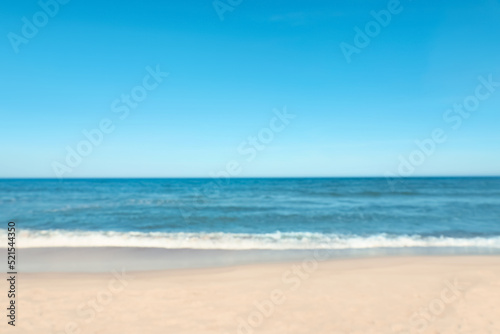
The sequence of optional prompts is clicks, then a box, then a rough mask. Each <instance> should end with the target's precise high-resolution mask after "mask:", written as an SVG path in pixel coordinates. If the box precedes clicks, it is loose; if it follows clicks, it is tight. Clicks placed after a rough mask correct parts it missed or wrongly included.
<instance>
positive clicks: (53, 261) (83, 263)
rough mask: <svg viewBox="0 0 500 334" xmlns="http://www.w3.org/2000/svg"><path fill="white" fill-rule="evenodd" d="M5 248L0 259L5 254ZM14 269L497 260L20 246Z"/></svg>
mask: <svg viewBox="0 0 500 334" xmlns="http://www.w3.org/2000/svg"><path fill="white" fill-rule="evenodd" d="M6 253H7V250H6V248H0V255H1V256H4V255H5V256H6ZM17 254H18V255H17V256H18V261H17V267H18V270H19V271H20V272H23V273H29V272H31V273H36V272H60V273H63V272H81V273H87V272H88V273H92V272H108V271H109V268H118V269H121V268H123V269H124V270H127V271H151V270H170V269H197V268H219V267H234V266H240V265H252V264H266V263H273V264H277V265H279V264H282V263H290V262H294V261H295V262H297V261H302V260H304V259H311V258H312V259H318V260H319V261H329V260H336V259H367V260H368V259H373V258H383V257H419V256H429V257H436V256H445V257H446V256H478V257H480V256H500V249H496V248H468V247H406V248H370V249H323V250H317V249H316V250H260V249H257V250H216V249H165V248H138V247H46V248H18V249H17Z"/></svg>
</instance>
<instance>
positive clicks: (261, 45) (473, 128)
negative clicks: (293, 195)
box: [0, 0, 500, 177]
mask: <svg viewBox="0 0 500 334" xmlns="http://www.w3.org/2000/svg"><path fill="white" fill-rule="evenodd" d="M61 2H65V1H62V0H61ZM42 3H47V5H41V4H40V3H38V2H37V1H34V0H29V1H28V0H16V1H14V0H8V1H3V2H2V4H1V5H0V22H2V23H1V31H0V36H2V37H1V42H0V59H1V62H0V73H1V83H0V84H1V87H0V88H1V92H2V98H1V100H0V130H1V132H0V159H1V162H0V177H57V176H61V177H191V176H196V177H208V176H210V174H211V173H221V172H222V173H226V172H227V173H229V172H231V173H232V175H233V176H383V175H386V174H391V175H400V174H403V175H407V176H419V175H499V174H500V131H499V127H500V85H497V84H495V83H496V82H500V58H499V55H500V19H499V18H500V2H499V1H493V0H487V1H485V0H470V1H459V0H458V1H443V2H429V1H420V0H414V1H409V0H406V1H404V0H402V1H401V2H400V3H399V4H397V3H396V2H392V1H389V2H388V1H364V0H363V1H358V0H349V1H324V0H321V1H320V0H308V1H294V0H283V1H281V0H280V1H270V0H266V1H264V0H252V1H249V0H243V1H239V0H222V1H218V2H216V3H215V4H216V6H215V7H214V3H213V2H212V1H211V0H204V1H189V0H185V1H152V0H150V1H147V0H146V1H145V0H141V1H139V0H128V1H95V0H86V1H81V0H71V1H68V2H67V3H65V4H58V7H59V8H56V6H55V5H54V3H53V0H42ZM43 7H45V12H40V11H43V10H44V9H43ZM389 10H390V11H389ZM372 11H375V13H381V14H378V16H379V17H378V19H379V20H381V21H380V22H381V23H376V22H377V21H375V17H374V16H373V15H372V14H373V13H372V14H371V12H372ZM380 11H382V12H380ZM47 13H48V14H47ZM387 13H389V14H390V18H388V16H387V15H385V16H384V14H387ZM375 16H377V15H375ZM23 18H25V19H23ZM221 18H223V19H221ZM370 22H371V23H370ZM356 27H357V28H359V30H358V29H357V28H356ZM366 28H368V29H372V30H368V31H369V35H371V37H370V36H368V35H365V34H366V32H363V31H366V30H365V29H366ZM359 31H362V34H363V35H364V36H361V35H360V34H359ZM356 35H358V36H356ZM342 43H344V44H342ZM346 45H348V46H346ZM346 48H347V49H346ZM346 50H349V51H348V52H347V53H346ZM352 50H356V52H354V51H352ZM346 55H347V57H346ZM157 68H158V69H159V71H160V72H161V74H156V78H157V81H158V82H157V81H155V79H154V77H153V76H151V75H150V74H149V73H150V72H154V71H155V70H157ZM165 72H168V76H165V74H164V73H165ZM480 77H482V78H483V81H481V79H479V78H480ZM488 80H489V81H492V82H493V84H492V83H491V82H490V84H486V86H485V84H484V82H487V81H488ZM145 86H147V87H148V89H149V90H146V88H144V87H145ZM479 86H480V87H479ZM153 87H154V88H153ZM131 93H134V94H135V95H134V96H135V98H137V100H132V101H130V100H129V102H128V103H130V104H128V106H127V104H125V103H126V102H123V101H122V100H121V99H122V98H124V97H123V96H125V98H126V96H127V95H131ZM144 93H146V94H147V96H145V98H144ZM141 94H142V95H141ZM478 94H479V95H478ZM478 96H479V97H478ZM132 99H134V97H132ZM134 101H135V102H134ZM136 102H137V104H135V103H136ZM464 103H468V106H469V107H468V108H469V109H470V110H472V111H471V112H467V111H463V110H462V114H460V113H459V112H458V111H453V110H450V111H448V110H449V109H453V106H454V104H464ZM132 105H133V106H134V107H131V106H132ZM120 108H121V109H120ZM127 109H129V110H128V111H129V112H128V114H127V116H126V117H123V116H124V115H125V111H126V110H127ZM285 109H286V112H287V113H288V114H292V115H294V116H295V117H294V118H291V117H290V118H289V119H285V121H284V122H283V121H282V120H281V119H275V117H276V113H277V112H278V113H281V114H283V113H284V110H285ZM457 110H458V109H457ZM120 117H121V118H120ZM103 120H104V125H105V126H104V127H103V128H104V129H105V130H106V131H107V133H104V132H102V131H101V129H100V130H98V131H101V132H100V133H102V138H101V136H100V135H97V134H96V133H97V132H93V133H94V135H95V136H94V137H93V140H94V143H90V141H88V139H86V137H85V135H84V134H83V131H84V130H86V131H92V130H93V129H98V128H99V126H100V125H102V124H101V123H102V122H103ZM106 122H108V123H106ZM109 122H111V123H109ZM270 124H271V125H272V129H271V128H270ZM111 129H112V130H111ZM436 129H438V131H439V129H441V130H442V131H441V132H442V133H441V135H440V136H438V137H439V138H441V139H442V138H443V137H446V141H443V140H440V141H438V142H436V141H434V139H432V133H433V131H435V130H436ZM259 135H260V137H259ZM249 137H255V138H254V140H252V139H251V138H250V139H249ZM418 140H420V141H422V140H424V143H427V144H428V146H426V147H424V148H423V149H422V148H419V146H418V145H417V144H416V143H415V141H418ZM431 140H432V141H433V142H430V141H431ZM89 145H91V147H90V148H89ZM78 149H80V151H81V152H80V153H82V152H83V153H82V154H81V155H80V154H79V153H78ZM417 150H419V151H418V152H420V153H418V152H417ZM425 151H426V152H425ZM68 152H73V153H68ZM88 152H90V153H88ZM422 152H423V153H422ZM75 154H76V155H79V157H75V156H74V155H75ZM412 155H413V156H412ZM68 156H71V157H69V158H68ZM422 157H423V158H422ZM68 159H69V163H68V161H67V160H68ZM412 159H413V160H412ZM402 161H405V162H402ZM228 165H229V167H228ZM402 165H405V166H402ZM398 170H399V171H398ZM401 171H403V172H401Z"/></svg>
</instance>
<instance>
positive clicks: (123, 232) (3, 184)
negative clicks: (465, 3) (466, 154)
mask: <svg viewBox="0 0 500 334" xmlns="http://www.w3.org/2000/svg"><path fill="white" fill-rule="evenodd" d="M389 181H390V180H389ZM0 218H1V221H4V222H5V223H7V222H8V221H10V220H14V221H16V223H17V226H18V229H19V231H20V234H19V236H18V239H19V241H18V242H19V244H20V245H21V246H23V247H51V246H130V247H162V248H194V249H315V248H332V249H350V248H352V249H356V248H360V249H362V248H378V247H476V248H477V247H482V248H500V178H411V179H402V180H399V181H398V182H388V180H386V179H384V178H300V179H273V178H261V179H232V180H230V181H227V180H221V179H85V180H62V181H60V180H28V179H24V180H0ZM3 234H5V231H0V236H1V235H3Z"/></svg>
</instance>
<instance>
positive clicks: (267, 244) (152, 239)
mask: <svg viewBox="0 0 500 334" xmlns="http://www.w3.org/2000/svg"><path fill="white" fill-rule="evenodd" d="M1 239H3V240H5V239H6V233H5V232H0V240H1ZM17 246H18V247H21V248H34V247H151V248H167V249H179V248H191V249H225V250H246V249H268V250H290V249H366V248H401V247H481V248H495V249H497V248H498V249H500V236H494V237H487V238H486V237H474V238H452V237H445V236H439V237H435V236H425V237H424V236H420V235H389V234H376V235H371V236H358V235H341V234H323V233H311V232H274V233H260V234H251V233H223V232H212V233H208V232H206V233H195V232H191V233H188V232H178V233H166V232H149V233H146V232H113V231H108V232H106V231H99V232H92V231H67V230H44V231H35V230H24V231H20V232H18V234H17Z"/></svg>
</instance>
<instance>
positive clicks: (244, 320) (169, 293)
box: [0, 256, 500, 334]
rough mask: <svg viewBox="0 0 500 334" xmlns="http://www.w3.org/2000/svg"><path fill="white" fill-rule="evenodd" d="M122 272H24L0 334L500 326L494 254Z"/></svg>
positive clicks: (484, 329) (499, 265) (336, 332)
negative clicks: (11, 315)
mask: <svg viewBox="0 0 500 334" xmlns="http://www.w3.org/2000/svg"><path fill="white" fill-rule="evenodd" d="M304 267H305V268H306V269H305V270H304ZM126 275H128V276H129V277H128V276H124V277H120V276H121V275H118V274H115V275H113V274H111V273H106V274H23V275H22V276H21V277H20V280H19V283H18V290H19V298H18V304H19V305H18V309H17V311H18V314H17V316H18V318H17V322H16V323H17V326H16V328H15V329H13V328H9V327H10V326H7V324H6V322H7V321H6V317H5V315H3V316H2V319H4V320H2V323H1V324H0V329H1V331H0V332H1V333H40V334H42V333H82V334H84V333H108V334H109V333H120V334H121V333H144V334H146V333H173V334H179V333H196V334H201V333H222V334H224V333H245V334H249V333H329V334H340V333H359V334H369V333H450V334H451V333H453V334H457V333H468V334H471V333H478V334H488V333H493V334H497V333H500V257H498V256H481V257H480V256H471V257H462V256H461V257H389V258H371V259H349V260H331V261H327V262H321V261H315V260H314V261H308V262H306V263H298V264H297V263H296V264H293V263H281V264H262V265H249V266H240V267H230V268H216V269H213V268H212V269H196V270H170V271H158V272H134V273H127V274H126ZM117 277H118V278H117ZM4 290H6V285H5V280H4V282H3V284H2V291H4ZM1 295H2V297H1V298H3V299H0V301H1V302H2V305H5V304H6V299H5V297H4V296H5V293H3V292H2V294H1ZM2 309H3V310H5V308H4V307H3V306H2ZM5 312H6V311H3V312H2V313H5ZM5 329H7V330H5Z"/></svg>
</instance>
